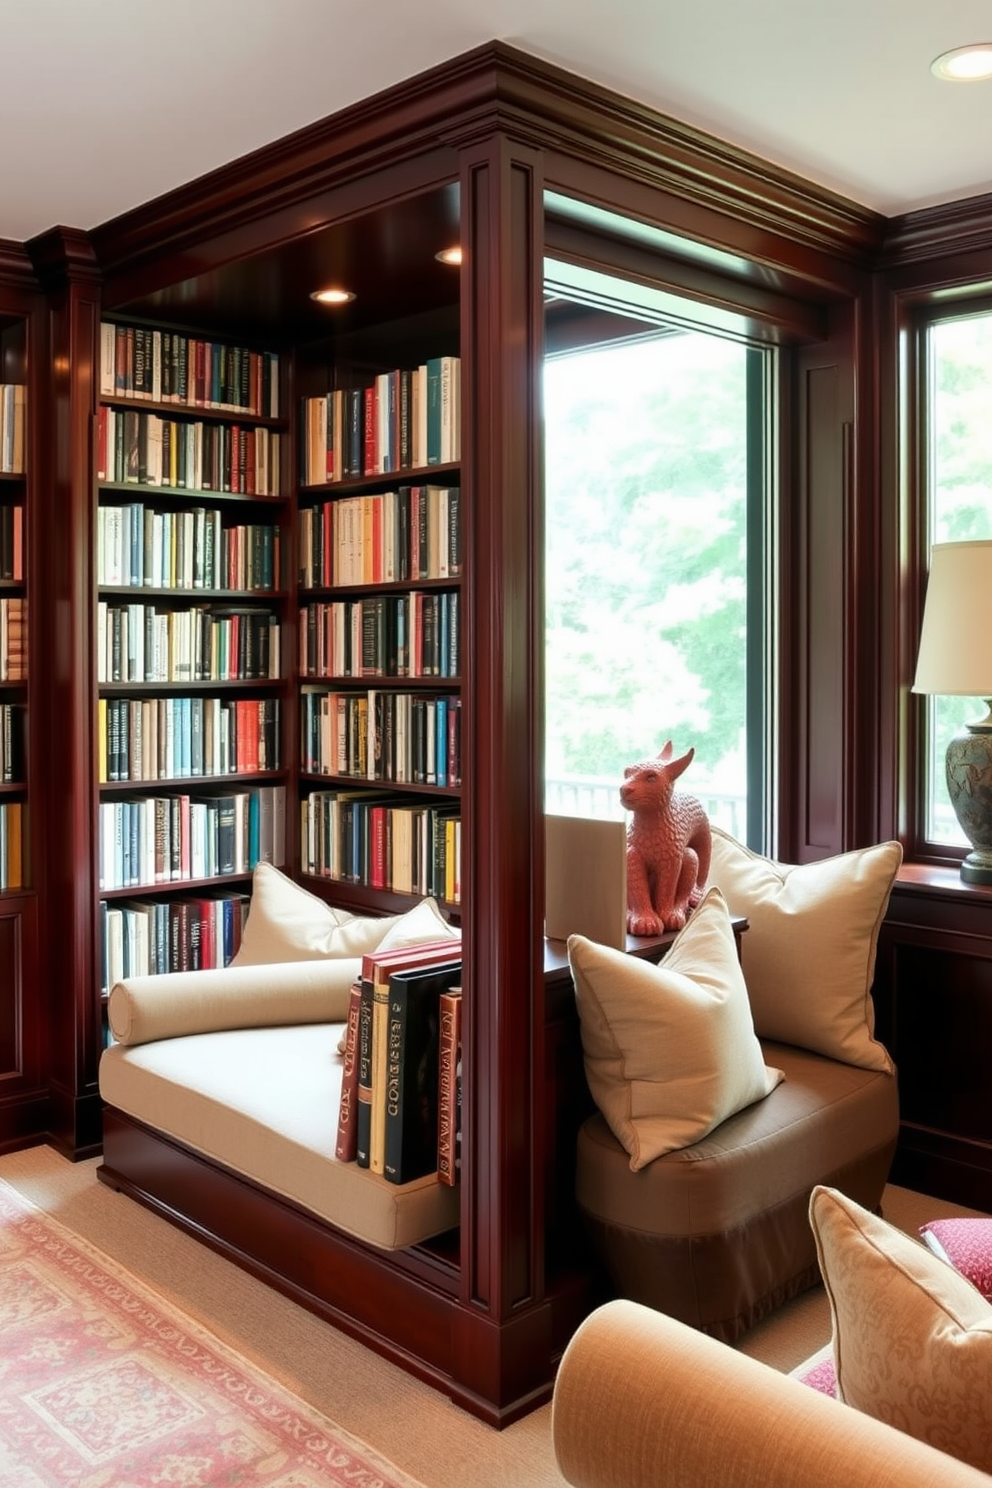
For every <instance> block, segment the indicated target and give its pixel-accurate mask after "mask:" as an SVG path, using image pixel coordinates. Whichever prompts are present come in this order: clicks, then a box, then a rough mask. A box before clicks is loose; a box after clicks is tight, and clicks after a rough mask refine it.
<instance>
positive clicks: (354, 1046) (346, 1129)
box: [334, 980, 362, 1162]
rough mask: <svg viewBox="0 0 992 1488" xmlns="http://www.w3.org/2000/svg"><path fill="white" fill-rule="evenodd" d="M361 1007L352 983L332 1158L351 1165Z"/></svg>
mask: <svg viewBox="0 0 992 1488" xmlns="http://www.w3.org/2000/svg"><path fill="white" fill-rule="evenodd" d="M361 1005H362V984H361V981H360V980H359V981H356V982H353V983H352V986H351V990H350V992H349V994H348V1024H347V1028H346V1032H345V1046H344V1066H343V1068H342V1071H341V1100H340V1104H339V1107H338V1135H337V1141H336V1143H335V1145H334V1155H335V1157H336V1158H337V1159H338V1161H339V1162H353V1161H354V1160H355V1159H356V1158H357V1156H358V1109H357V1108H358V1022H359V1015H360V1011H361Z"/></svg>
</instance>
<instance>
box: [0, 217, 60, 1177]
mask: <svg viewBox="0 0 992 1488" xmlns="http://www.w3.org/2000/svg"><path fill="white" fill-rule="evenodd" d="M44 327H45V320H44V304H43V300H42V297H41V294H40V292H39V287H38V282H37V279H36V278H35V275H34V272H33V269H32V266H31V261H30V258H29V256H28V254H27V253H26V251H25V250H24V249H23V248H19V247H17V245H14V244H8V243H0V382H8V381H9V382H19V383H25V384H26V386H27V400H26V408H27V415H26V416H27V430H26V445H25V475H24V477H23V480H21V481H17V482H16V483H15V484H14V485H13V486H12V487H11V493H12V494H13V495H14V496H15V497H16V498H17V499H18V500H20V501H21V502H22V503H23V507H24V542H25V554H24V556H25V575H26V580H27V582H26V587H25V589H24V590H23V591H21V592H23V593H24V594H25V595H26V597H27V602H28V625H27V645H28V669H27V682H26V684H25V685H24V688H23V690H21V691H19V692H18V694H17V695H18V696H19V697H20V698H21V700H24V699H26V700H27V707H28V734H27V743H28V748H27V760H26V769H27V781H26V784H27V790H26V791H22V790H15V789H14V788H13V787H9V788H8V789H7V791H6V792H5V799H10V800H13V799H20V800H21V801H22V803H23V805H24V811H25V815H24V820H23V847H24V857H25V861H24V879H23V882H24V885H25V888H24V890H23V891H18V892H11V893H6V892H5V893H2V894H0V1150H6V1149H10V1148H16V1147H20V1146H23V1145H25V1144H26V1143H28V1142H31V1141H36V1140H38V1138H39V1136H40V1134H41V1133H43V1132H44V1131H45V1129H46V1125H47V1118H48V1100H47V1090H46V1084H45V1044H46V1036H47V1031H48V1024H47V1019H46V1013H47V1007H46V1000H45V985H46V984H45V981H44V979H43V976H42V974H41V970H40V967H39V897H38V893H37V887H38V884H39V881H40V876H41V870H42V866H43V853H42V840H41V828H42V824H43V822H44V816H45V794H46V786H47V776H46V773H45V770H44V768H43V766H42V763H41V760H40V757H39V719H40V707H41V703H42V700H43V698H44V695H45V684H46V677H47V667H46V653H45V650H44V646H43V642H42V637H41V635H40V633H39V628H38V618H39V617H38V608H39V598H40V596H42V595H43V593H44V590H43V589H42V588H41V587H40V580H41V577H42V574H43V571H44V556H45V555H44V527H43V524H42V523H41V521H40V520H39V512H38V498H39V494H40V489H41V480H42V474H41V468H40V454H41V450H42V447H43V439H42V432H41V424H42V420H43V416H44V391H45V384H44V378H43V371H44V366H45V334H44ZM10 699H11V694H10V693H9V692H7V693H4V695H3V700H4V701H10Z"/></svg>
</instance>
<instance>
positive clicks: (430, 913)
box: [231, 862, 459, 966]
mask: <svg viewBox="0 0 992 1488" xmlns="http://www.w3.org/2000/svg"><path fill="white" fill-rule="evenodd" d="M445 934H450V935H451V936H452V937H453V938H456V939H457V938H458V935H459V932H458V931H457V930H455V929H452V927H451V926H450V925H449V924H448V922H447V921H446V920H445V918H444V916H443V915H442V914H441V911H440V909H439V908H438V906H437V903H436V901H435V900H434V899H422V900H420V902H419V903H417V904H415V905H414V906H413V908H412V909H410V910H408V911H407V912H406V914H401V915H354V914H350V913H349V912H348V910H346V909H334V908H332V906H331V905H329V904H325V903H324V901H323V899H318V897H317V895H316V894H311V893H309V892H308V891H307V890H306V889H302V888H300V885H299V884H297V883H294V882H293V880H292V879H291V878H287V877H286V875H285V873H280V871H279V869H278V868H273V866H272V864H271V863H264V862H263V863H259V864H258V865H257V866H256V868H255V871H254V873H253V875H252V891H251V904H250V905H249V908H248V918H247V920H246V921H245V928H244V931H243V933H242V936H241V945H240V947H239V949H238V953H237V955H236V956H234V958H233V960H232V962H231V964H232V966H263V965H269V964H272V963H280V964H281V963H283V962H287V961H323V960H328V959H335V960H336V959H338V958H340V957H345V956H349V957H350V956H364V955H365V954H366V952H368V951H377V950H381V949H388V948H391V947H394V946H405V945H417V944H419V942H420V941H422V940H436V939H437V938H438V937H439V936H440V935H445Z"/></svg>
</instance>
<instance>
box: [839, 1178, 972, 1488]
mask: <svg viewBox="0 0 992 1488" xmlns="http://www.w3.org/2000/svg"><path fill="white" fill-rule="evenodd" d="M810 1223H811V1224H812V1226H813V1233H814V1235H815V1237H816V1246H817V1252H818V1254H819V1259H820V1270H821V1272H822V1273H823V1280H824V1283H825V1285H826V1289H827V1296H828V1298H829V1301H830V1311H831V1315H832V1321H833V1352H834V1368H835V1371H836V1375H837V1393H838V1395H839V1397H840V1399H842V1400H844V1401H846V1402H847V1404H848V1405H851V1406H854V1407H855V1408H856V1409H857V1410H860V1411H864V1412H865V1413H866V1414H867V1415H870V1416H874V1417H876V1418H877V1419H878V1420H880V1421H885V1422H887V1423H888V1424H889V1425H890V1426H895V1427H897V1428H898V1429H899V1430H900V1431H905V1432H907V1433H908V1434H909V1435H910V1436H915V1437H918V1438H919V1439H920V1440H921V1441H925V1442H928V1443H929V1444H930V1445H931V1446H932V1447H937V1448H939V1449H940V1451H942V1452H948V1453H950V1455H951V1456H953V1457H959V1458H960V1459H961V1460H962V1461H963V1462H968V1463H970V1464H971V1465H972V1466H973V1467H977V1468H980V1469H981V1470H982V1471H983V1472H986V1473H989V1472H992V1305H990V1304H989V1303H988V1302H987V1301H986V1300H985V1298H984V1297H983V1296H982V1295H981V1293H980V1292H979V1291H978V1290H977V1288H975V1287H973V1286H972V1284H971V1282H970V1281H966V1280H965V1278H964V1277H963V1276H961V1275H959V1273H958V1272H957V1271H955V1270H954V1268H953V1266H950V1265H948V1264H947V1262H946V1261H942V1260H940V1259H939V1258H938V1257H937V1256H934V1255H932V1254H931V1253H930V1252H929V1251H928V1250H927V1248H926V1247H925V1246H924V1245H922V1244H920V1242H918V1241H917V1240H914V1239H911V1238H910V1237H909V1236H908V1235H905V1234H903V1233H902V1231H901V1230H897V1229H895V1228H894V1226H892V1225H890V1224H887V1223H886V1221H885V1220H883V1219H879V1218H877V1217H876V1216H875V1215H873V1214H869V1213H868V1211H867V1210H866V1209H863V1208H862V1207H861V1206H860V1205H859V1204H856V1203H854V1201H853V1200H852V1199H848V1198H846V1197H845V1196H844V1195H843V1194H841V1193H838V1192H837V1190H836V1189H832V1188H825V1187H823V1186H822V1185H821V1186H818V1187H816V1188H814V1190H813V1193H812V1197H811V1199H810Z"/></svg>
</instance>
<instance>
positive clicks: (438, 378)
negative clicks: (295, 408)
mask: <svg viewBox="0 0 992 1488" xmlns="http://www.w3.org/2000/svg"><path fill="white" fill-rule="evenodd" d="M395 329H396V339H397V343H398V344H402V345H403V347H404V349H405V348H406V347H407V346H409V345H410V343H411V341H412V342H413V343H414V354H412V355H411V356H410V357H409V360H408V361H405V362H404V364H403V365H402V366H399V367H397V366H389V365H387V366H382V365H381V359H382V358H383V357H384V355H385V356H388V355H389V350H390V349H392V348H390V345H389V340H388V334H387V335H385V336H384V335H379V336H377V337H376V338H375V350H374V351H373V350H372V348H371V344H370V341H368V340H366V341H363V340H362V339H361V338H355V339H353V340H352V341H351V342H350V343H348V345H347V346H346V347H345V348H344V349H342V346H341V343H338V344H337V345H336V347H335V348H334V353H335V354H333V355H331V354H329V355H328V356H327V359H326V360H323V359H322V358H321V354H320V350H319V348H317V349H310V348H308V349H307V351H306V352H304V353H301V354H300V355H299V357H298V365H297V371H298V376H299V377H300V378H301V381H302V383H303V384H304V386H303V390H302V394H301V398H300V406H299V481H300V484H299V493H298V501H299V514H298V524H297V526H298V540H297V560H298V561H297V567H298V594H299V612H298V624H297V636H298V658H297V670H298V674H299V681H300V696H299V702H298V714H299V739H300V744H299V761H298V765H299V773H298V779H299V810H300V834H299V841H300V870H301V873H302V875H303V876H304V878H305V879H308V880H309V879H314V880H317V881H318V882H319V883H320V884H321V885H322V886H323V887H324V889H325V890H326V889H327V888H328V885H333V889H332V892H333V895H334V897H336V898H337V897H340V896H341V893H342V890H344V891H345V892H346V894H347V893H348V892H350V893H352V894H353V895H354V900H355V902H356V903H361V902H365V901H367V900H369V899H370V897H371V898H372V899H373V902H375V901H376V900H378V901H381V900H382V897H383V896H392V897H393V898H395V897H396V896H404V895H424V894H431V895H434V896H435V897H436V898H437V899H438V900H439V901H440V902H441V903H442V904H444V905H445V906H446V908H447V909H448V911H449V912H452V911H456V910H457V906H458V905H459V903H460V899H461V870H460V861H461V819H460V805H459V793H460V787H461V781H462V757H461V738H462V697H461V674H462V667H461V583H462V570H463V558H462V546H463V545H462V505H461V483H460V463H459V462H460V455H461V434H460V427H461V414H460V410H461V363H460V360H459V357H458V356H457V355H455V354H454V353H453V352H451V351H449V350H446V349H445V348H444V346H439V345H438V344H437V343H438V338H439V331H438V327H437V326H436V325H435V326H427V327H426V328H423V327H422V328H419V329H420V334H421V335H422V337H423V342H422V345H421V347H420V348H419V349H420V355H419V356H418V355H416V350H417V347H416V341H417V337H416V334H414V335H413V336H411V335H410V328H409V327H405V326H401V327H397V328H395ZM447 334H448V337H449V338H450V335H451V333H450V331H448V333H447ZM441 339H442V340H443V339H444V335H443V333H441ZM384 348H385V350H384ZM377 359H379V363H380V364H379V365H377V364H376V361H377ZM321 380H323V381H324V382H326V383H327V384H330V386H325V387H323V388H322V389H321V390H319V391H313V390H312V388H313V384H314V383H317V382H320V381H321ZM399 902H401V901H399Z"/></svg>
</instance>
